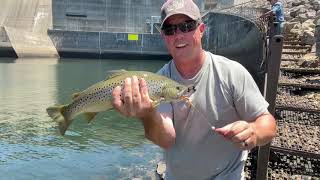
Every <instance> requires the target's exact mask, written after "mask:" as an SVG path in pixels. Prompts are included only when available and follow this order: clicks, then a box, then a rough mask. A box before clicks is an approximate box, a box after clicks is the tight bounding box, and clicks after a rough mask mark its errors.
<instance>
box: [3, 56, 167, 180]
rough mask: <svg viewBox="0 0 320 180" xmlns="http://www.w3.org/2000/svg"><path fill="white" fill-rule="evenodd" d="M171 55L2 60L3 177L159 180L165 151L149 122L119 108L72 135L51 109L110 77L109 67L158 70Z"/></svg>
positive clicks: (80, 123) (79, 124) (79, 122)
mask: <svg viewBox="0 0 320 180" xmlns="http://www.w3.org/2000/svg"><path fill="white" fill-rule="evenodd" d="M165 63H166V61H153V60H152V61H151V60H149V61H148V60H141V61H137V60H93V59H87V60H84V59H81V60H78V59H66V60H55V59H16V60H10V59H0V174H1V175H0V179H6V180H10V179H19V180H21V179H27V180H29V179H32V180H33V179H39V180H40V179H41V180H42V179H46V180H49V179H59V180H70V179H76V180H105V179H106V180H109V179H133V178H138V179H152V177H153V174H154V173H153V171H154V170H155V167H156V163H157V162H158V161H159V160H160V159H162V151H161V149H160V148H159V147H157V146H155V145H153V144H152V143H151V142H150V141H148V140H146V139H145V137H144V131H143V127H142V125H141V123H140V122H139V121H138V120H135V119H126V118H123V117H122V116H120V115H119V114H118V113H117V112H115V111H109V112H104V113H101V114H99V115H98V117H97V118H96V119H95V120H94V121H93V122H92V123H91V124H87V123H86V121H85V120H84V119H83V117H81V116H80V117H78V118H77V119H76V120H75V121H74V122H73V124H72V125H71V127H70V128H69V130H68V131H67V133H66V135H65V136H61V135H60V134H59V133H58V129H57V126H56V123H55V122H53V121H52V120H51V119H50V118H49V117H48V115H47V114H46V111H45V109H46V108H47V107H48V106H51V105H54V104H58V103H59V104H61V103H68V102H70V99H71V94H73V93H75V92H78V91H81V90H83V89H85V88H86V87H88V86H89V85H91V84H93V83H95V82H98V81H100V80H103V79H104V78H105V76H106V72H107V71H108V70H114V69H127V70H147V71H152V72H155V71H157V69H159V68H160V67H161V66H162V65H163V64H165Z"/></svg>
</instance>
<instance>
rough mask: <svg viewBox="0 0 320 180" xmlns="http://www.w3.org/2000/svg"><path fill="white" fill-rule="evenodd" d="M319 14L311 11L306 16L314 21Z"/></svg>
mask: <svg viewBox="0 0 320 180" xmlns="http://www.w3.org/2000/svg"><path fill="white" fill-rule="evenodd" d="M316 14H317V12H316V11H315V10H309V11H308V12H307V13H306V15H307V17H308V19H314V18H315V17H316Z"/></svg>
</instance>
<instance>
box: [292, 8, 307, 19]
mask: <svg viewBox="0 0 320 180" xmlns="http://www.w3.org/2000/svg"><path fill="white" fill-rule="evenodd" d="M289 11H290V13H289V14H290V16H291V17H293V18H295V17H297V16H298V15H299V14H301V13H306V12H307V10H306V9H305V7H304V6H303V5H300V6H297V7H293V8H291V9H289Z"/></svg>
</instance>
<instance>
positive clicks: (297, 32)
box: [290, 23, 303, 36]
mask: <svg viewBox="0 0 320 180" xmlns="http://www.w3.org/2000/svg"><path fill="white" fill-rule="evenodd" d="M301 27H302V25H301V24H300V23H298V24H295V25H294V26H293V28H292V29H291V30H290V33H292V34H295V35H297V36H300V35H302V33H303V31H302V29H301Z"/></svg>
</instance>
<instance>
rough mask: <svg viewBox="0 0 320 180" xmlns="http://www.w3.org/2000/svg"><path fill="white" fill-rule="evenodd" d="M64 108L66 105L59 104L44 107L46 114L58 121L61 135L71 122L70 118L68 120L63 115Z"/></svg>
mask: <svg viewBox="0 0 320 180" xmlns="http://www.w3.org/2000/svg"><path fill="white" fill-rule="evenodd" d="M65 108H66V105H61V106H52V107H48V108H47V109H46V110H47V113H48V115H49V116H50V117H51V118H52V119H53V120H54V121H56V122H57V123H58V126H59V131H60V134H61V135H64V134H65V132H66V131H67V129H68V127H69V125H70V124H71V120H69V119H68V118H67V117H66V116H65V115H64V111H65Z"/></svg>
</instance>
